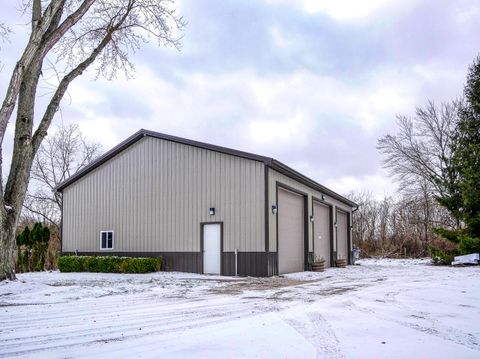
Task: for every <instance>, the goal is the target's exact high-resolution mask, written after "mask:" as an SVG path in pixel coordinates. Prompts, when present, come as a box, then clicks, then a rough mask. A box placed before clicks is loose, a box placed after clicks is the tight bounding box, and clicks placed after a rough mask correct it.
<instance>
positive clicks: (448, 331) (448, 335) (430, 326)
mask: <svg viewBox="0 0 480 359" xmlns="http://www.w3.org/2000/svg"><path fill="white" fill-rule="evenodd" d="M400 292H401V291H400V290H399V291H395V292H392V291H391V292H388V293H386V294H385V296H384V298H385V299H386V300H385V303H388V304H390V305H394V306H396V307H398V308H399V309H401V310H402V311H404V312H408V314H407V316H409V317H411V318H415V320H416V321H421V322H423V323H422V324H417V323H412V322H409V321H408V320H401V319H396V318H395V317H393V316H392V315H385V314H380V313H377V312H376V311H375V310H373V309H370V308H367V307H361V306H359V305H357V304H355V303H354V302H352V301H347V302H346V303H345V305H347V306H349V307H351V308H353V309H355V310H358V311H360V312H363V313H368V314H370V315H373V316H375V317H376V318H378V319H380V320H384V321H390V322H393V323H395V324H398V325H401V326H403V327H406V328H410V329H413V330H416V331H418V332H421V333H425V334H428V335H432V336H435V337H438V338H441V339H444V340H448V341H451V342H453V343H455V344H459V345H462V346H465V347H467V348H469V349H473V350H480V344H479V342H478V339H477V338H476V337H475V336H474V335H472V334H470V333H467V332H464V331H462V330H460V329H457V328H453V327H451V326H448V325H444V324H441V323H440V322H439V321H438V320H436V319H433V318H431V317H430V316H429V315H427V313H425V312H420V311H416V310H413V309H412V308H409V307H408V306H406V305H404V304H400V303H399V302H398V301H397V300H396V298H395V297H396V296H397V295H398V294H400Z"/></svg>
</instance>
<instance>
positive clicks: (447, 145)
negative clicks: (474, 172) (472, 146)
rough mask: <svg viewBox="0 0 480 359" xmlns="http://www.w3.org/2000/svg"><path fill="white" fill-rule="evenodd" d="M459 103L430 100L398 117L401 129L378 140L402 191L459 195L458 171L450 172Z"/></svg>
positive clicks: (431, 194)
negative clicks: (439, 103)
mask: <svg viewBox="0 0 480 359" xmlns="http://www.w3.org/2000/svg"><path fill="white" fill-rule="evenodd" d="M459 105H460V103H458V102H452V103H442V104H441V105H440V106H436V105H435V104H434V103H433V102H429V103H428V104H427V106H425V107H424V108H417V110H416V113H415V116H414V117H413V118H408V117H406V116H398V132H397V133H396V134H393V135H390V134H389V135H386V136H384V137H382V138H380V139H379V140H378V145H377V149H379V150H380V152H381V153H382V154H383V155H384V156H385V157H384V161H383V164H384V167H385V168H387V169H388V170H389V171H390V175H391V176H392V177H393V178H394V179H396V180H397V181H398V182H399V183H400V187H401V191H402V192H406V193H410V194H412V195H418V196H423V195H427V196H432V197H436V198H440V197H446V196H451V197H455V196H457V195H458V194H457V191H456V187H457V186H458V174H457V173H455V172H454V171H450V170H449V169H450V168H451V164H452V161H453V153H452V140H453V133H454V131H455V128H456V123H457V119H458V106H459Z"/></svg>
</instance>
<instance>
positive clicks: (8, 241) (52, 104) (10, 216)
mask: <svg viewBox="0 0 480 359" xmlns="http://www.w3.org/2000/svg"><path fill="white" fill-rule="evenodd" d="M23 5H24V9H25V10H27V11H28V13H29V14H30V15H31V24H30V25H31V31H30V37H29V39H28V41H27V44H26V46H25V48H24V51H23V53H22V55H21V57H20V59H19V60H18V62H17V63H16V65H15V68H14V69H13V72H12V76H11V78H10V82H9V84H8V87H7V89H6V93H5V97H4V100H3V103H2V106H1V108H0V171H1V170H2V159H3V156H2V155H3V143H4V141H3V140H4V137H5V133H6V130H7V126H8V124H9V122H10V119H11V117H12V114H13V113H14V109H15V107H16V120H15V136H14V142H13V155H12V160H11V166H10V171H9V173H8V177H7V181H6V184H4V183H3V175H2V173H0V188H1V192H0V280H3V279H14V278H15V230H16V227H17V223H18V219H19V216H20V212H21V210H22V205H23V202H24V198H25V193H26V190H27V186H28V183H29V179H30V170H31V167H32V163H33V159H34V157H35V154H36V153H37V151H38V149H39V148H40V145H41V143H42V141H43V139H44V138H45V136H46V135H47V130H48V128H49V126H50V124H51V122H52V120H53V118H54V115H55V113H56V112H57V111H58V109H59V105H60V102H61V100H62V99H63V97H64V95H65V93H66V91H67V89H68V87H69V85H70V84H71V82H72V81H73V80H75V78H77V77H78V76H81V75H82V73H84V72H85V71H86V70H87V69H88V68H89V67H90V66H91V65H92V64H94V63H95V64H96V68H95V69H96V71H97V74H98V75H104V76H107V77H110V78H111V77H113V76H114V75H115V73H116V72H117V71H118V70H124V71H125V72H126V73H128V72H129V71H131V70H132V69H133V65H132V63H131V62H130V60H129V54H131V53H132V52H133V51H135V50H137V49H138V48H139V47H140V46H141V45H142V44H143V43H145V42H148V41H150V40H152V39H154V40H157V41H158V42H159V44H160V45H172V46H174V47H177V48H178V46H179V41H180V40H179V36H178V35H177V31H178V30H179V29H182V28H183V26H184V25H185V24H184V21H183V19H182V18H181V17H179V16H178V15H177V14H176V13H175V10H174V8H173V1H172V0H48V1H47V0H24V1H23ZM47 55H48V56H49V58H50V61H51V63H54V64H56V67H57V69H56V72H57V73H59V74H61V75H60V77H59V81H58V82H57V83H56V84H55V88H54V90H53V92H52V94H51V95H50V100H49V101H48V104H47V105H46V107H45V109H44V110H43V111H42V113H41V114H40V115H37V114H36V113H35V108H36V107H35V101H36V99H37V95H38V94H37V89H38V84H39V80H40V76H41V74H42V71H43V70H46V66H44V62H46V61H45V59H46V56H47ZM59 66H61V67H63V68H62V69H61V70H59V69H58V67H59ZM34 122H35V123H38V125H37V127H36V128H35V129H34Z"/></svg>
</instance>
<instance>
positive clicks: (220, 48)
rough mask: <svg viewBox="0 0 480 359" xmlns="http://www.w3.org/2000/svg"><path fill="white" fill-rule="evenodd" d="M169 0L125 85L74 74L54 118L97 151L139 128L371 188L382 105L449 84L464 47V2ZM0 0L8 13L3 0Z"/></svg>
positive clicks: (467, 17)
mask: <svg viewBox="0 0 480 359" xmlns="http://www.w3.org/2000/svg"><path fill="white" fill-rule="evenodd" d="M179 5H180V10H181V12H182V14H183V15H184V16H185V18H186V19H187V21H188V26H187V28H186V30H185V37H184V41H183V43H184V46H183V49H182V51H181V52H177V51H175V50H174V49H165V48H158V47H157V46H154V45H148V46H146V47H145V48H143V49H142V50H141V51H140V52H138V53H137V54H135V56H134V62H135V63H136V67H137V74H136V78H135V79H134V80H131V81H128V82H127V81H124V80H123V79H121V78H119V79H118V80H116V81H114V82H109V81H105V80H101V79H100V80H98V81H96V82H91V78H92V74H91V73H87V74H86V76H85V77H84V78H82V79H79V80H78V81H76V83H75V86H73V87H72V88H71V90H70V95H71V96H72V101H71V103H68V102H64V104H63V106H62V108H63V110H62V119H63V121H65V122H77V123H80V125H81V128H82V130H84V132H85V133H86V134H87V135H88V136H89V137H90V138H91V139H93V140H97V141H102V142H103V143H104V146H105V147H106V148H105V149H108V146H113V145H114V144H115V143H116V142H118V141H120V140H122V139H124V138H126V137H128V136H129V135H130V134H131V133H133V132H134V131H136V130H138V129H139V128H141V127H144V128H149V129H152V130H156V131H160V132H166V133H171V134H174V135H179V136H183V137H189V138H193V139H197V140H202V141H206V142H211V143H216V144H219V145H223V146H228V147H234V148H239V149H242V150H246V151H250V152H256V153H260V154H263V155H267V156H271V157H275V158H277V159H279V160H281V161H283V162H285V163H286V164H288V165H290V166H292V167H294V168H297V169H299V170H301V171H304V172H305V173H306V174H308V175H310V176H312V177H313V178H314V179H316V180H318V181H321V182H324V183H326V184H329V185H331V186H332V187H334V188H333V189H336V190H338V191H345V190H346V189H348V187H349V186H350V187H357V188H365V189H371V190H372V191H374V192H375V193H380V194H383V193H384V192H385V191H390V190H391V188H392V187H391V186H390V185H389V184H388V180H386V179H385V177H384V176H385V173H384V171H382V170H381V169H380V160H381V158H380V155H379V154H378V153H377V151H376V149H375V145H376V141H377V138H379V137H380V136H382V135H384V134H385V133H387V132H389V131H390V132H391V131H392V130H394V128H395V115H396V114H398V113H404V114H412V113H413V111H414V108H415V106H418V105H423V104H424V103H425V102H426V101H427V99H436V100H438V101H442V100H448V99H452V98H454V97H455V96H456V95H459V94H461V91H462V87H463V82H464V79H465V74H466V70H467V66H468V64H469V63H470V62H471V61H472V60H473V58H474V56H476V54H477V52H478V45H477V44H478V31H477V27H478V26H477V24H478V23H480V10H479V6H478V5H477V2H476V1H474V0H459V1H455V2H451V1H446V0H444V1H434V0H425V1H422V2H416V1H405V2H401V3H400V2H394V1H392V2H391V3H389V4H387V5H385V6H383V7H380V8H379V9H377V10H376V11H373V12H372V13H370V14H369V15H367V16H364V17H358V18H354V19H349V20H347V21H339V20H338V19H335V18H332V17H331V16H330V15H329V14H327V13H325V12H316V13H309V12H306V11H304V9H302V7H301V6H298V3H297V2H296V1H292V2H291V3H290V4H286V3H285V2H284V3H281V4H276V3H275V2H271V1H267V0H258V1H248V2H247V1H239V0H206V1H201V2H200V1H195V0H182V1H181V2H180V4H179ZM0 9H1V10H2V11H0V13H3V14H8V18H10V16H13V15H11V13H12V11H13V10H12V7H11V6H9V7H7V6H6V5H5V4H4V3H2V4H1V5H0ZM4 9H5V12H3V10H4ZM7 10H8V11H7ZM5 20H8V19H5ZM16 23H17V24H18V23H21V21H16ZM16 29H17V30H18V31H17V34H16V35H15V36H14V38H13V42H12V43H11V44H10V45H9V46H5V47H2V53H1V54H2V61H4V62H5V63H6V68H5V69H4V71H3V72H2V73H1V74H0V75H1V78H0V79H1V83H0V89H4V88H5V86H6V83H7V79H8V75H9V73H10V71H11V66H13V64H14V62H15V59H16V58H17V57H18V54H19V53H20V52H21V50H22V46H23V44H24V42H25V34H26V31H28V27H27V28H23V30H22V27H20V26H17V27H16ZM22 41H23V42H22ZM4 59H5V60H4ZM8 67H9V68H8ZM7 68H8V69H7ZM57 121H59V119H57Z"/></svg>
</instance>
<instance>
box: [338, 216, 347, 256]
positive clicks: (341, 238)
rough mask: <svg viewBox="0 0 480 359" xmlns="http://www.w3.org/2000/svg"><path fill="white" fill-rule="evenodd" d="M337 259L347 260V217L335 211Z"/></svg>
mask: <svg viewBox="0 0 480 359" xmlns="http://www.w3.org/2000/svg"><path fill="white" fill-rule="evenodd" d="M337 258H342V259H348V216H347V214H346V213H345V212H342V211H337Z"/></svg>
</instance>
